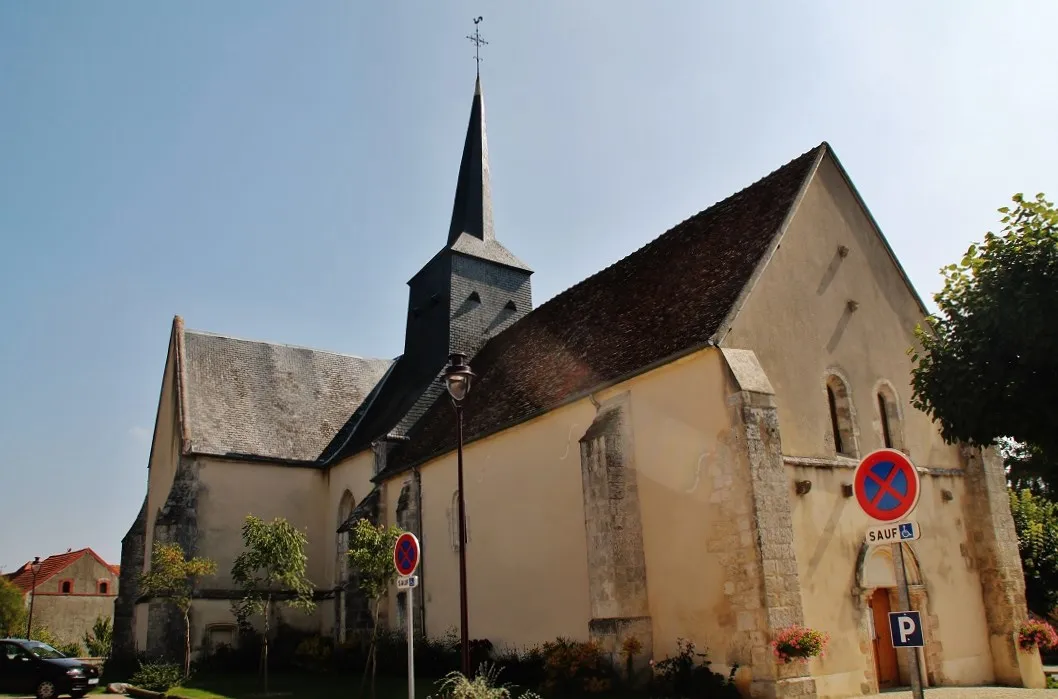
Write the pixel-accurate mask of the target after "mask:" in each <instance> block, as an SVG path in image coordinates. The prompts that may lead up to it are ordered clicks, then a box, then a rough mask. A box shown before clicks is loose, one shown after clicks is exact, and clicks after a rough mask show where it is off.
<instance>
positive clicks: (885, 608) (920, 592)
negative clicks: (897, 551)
mask: <svg viewBox="0 0 1058 699" xmlns="http://www.w3.org/2000/svg"><path fill="white" fill-rule="evenodd" d="M902 546H903V549H904V570H905V571H906V577H907V584H908V589H909V591H910V594H909V596H910V598H911V602H912V605H911V606H912V608H915V609H919V610H920V611H922V609H923V608H924V606H925V600H926V595H925V586H924V585H923V582H922V574H921V570H920V568H919V564H918V558H917V557H916V556H915V552H914V551H913V550H912V549H911V547H910V546H909V545H908V544H902ZM857 581H858V582H859V589H860V599H861V600H862V602H863V607H864V617H865V621H866V625H865V626H866V632H867V641H868V643H867V644H865V645H866V647H867V648H869V651H870V653H871V655H872V660H873V670H874V678H875V680H876V682H877V685H878V690H884V689H891V688H893V687H899V686H905V685H908V684H910V678H909V676H908V674H907V673H908V668H907V663H906V660H904V659H903V658H901V656H900V655H899V654H898V653H897V651H896V649H895V648H894V647H893V641H892V637H891V635H890V632H889V613H890V612H892V611H896V610H899V609H900V606H899V605H900V603H899V592H898V590H897V575H896V568H895V567H894V561H893V548H892V546H871V547H867V546H866V545H864V547H863V549H861V552H860V561H859V566H858V571H857ZM923 616H925V615H923ZM867 648H865V650H867ZM920 660H921V657H920Z"/></svg>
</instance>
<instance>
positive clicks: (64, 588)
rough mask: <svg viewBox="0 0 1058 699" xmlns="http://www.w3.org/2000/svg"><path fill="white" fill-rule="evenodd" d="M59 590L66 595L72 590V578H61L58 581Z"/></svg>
mask: <svg viewBox="0 0 1058 699" xmlns="http://www.w3.org/2000/svg"><path fill="white" fill-rule="evenodd" d="M59 592H61V593H62V594H64V595H68V594H70V593H72V592H73V580H63V581H62V582H61V583H59Z"/></svg>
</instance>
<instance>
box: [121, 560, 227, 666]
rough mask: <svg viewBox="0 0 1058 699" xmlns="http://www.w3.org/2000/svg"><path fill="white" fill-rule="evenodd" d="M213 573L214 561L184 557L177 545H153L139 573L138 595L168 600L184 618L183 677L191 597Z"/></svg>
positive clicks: (188, 651) (187, 655) (188, 662)
mask: <svg viewBox="0 0 1058 699" xmlns="http://www.w3.org/2000/svg"><path fill="white" fill-rule="evenodd" d="M216 572H217V564H216V563H215V562H214V561H211V560H210V559H208V558H197V557H196V558H187V557H186V556H185V554H184V549H182V548H181V547H180V544H177V543H170V544H163V543H159V542H155V543H154V546H153V548H152V550H151V564H150V567H149V568H148V570H147V572H145V573H141V574H140V594H143V595H150V596H152V597H161V598H163V599H167V600H169V602H170V603H172V604H173V605H174V606H175V607H176V608H177V609H179V610H180V614H181V615H183V617H184V676H185V677H187V676H189V675H190V674H191V594H192V592H193V590H194V588H195V583H196V581H197V580H198V578H200V577H202V576H204V575H213V574H214V573H216Z"/></svg>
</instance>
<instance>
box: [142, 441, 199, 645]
mask: <svg viewBox="0 0 1058 699" xmlns="http://www.w3.org/2000/svg"><path fill="white" fill-rule="evenodd" d="M199 468H200V467H199V464H198V462H197V460H195V459H194V458H193V457H188V456H181V457H180V461H179V463H178V464H177V468H176V475H175V476H174V477H173V485H172V487H171V488H170V489H169V495H168V497H167V498H166V500H165V504H164V505H163V506H162V507H161V509H160V510H159V511H158V516H157V517H155V520H154V542H155V543H159V544H168V543H177V544H180V548H182V549H183V551H184V555H185V556H187V557H192V556H195V555H197V552H198V537H199V532H198V512H197V507H198V498H199V495H200V492H201V490H202V488H203V487H204V486H203V485H202V482H201V480H200V478H199ZM144 555H145V556H147V558H148V560H149V559H150V552H149V551H145V552H144ZM149 602H150V604H149V607H148V612H147V648H146V650H147V654H148V655H150V656H153V657H164V658H171V659H182V658H183V657H184V634H185V629H184V619H183V617H182V616H181V614H180V613H179V610H177V609H176V607H174V606H173V605H172V604H170V603H169V602H168V601H166V600H162V599H151V600H149ZM192 616H194V610H192Z"/></svg>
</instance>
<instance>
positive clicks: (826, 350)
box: [722, 156, 962, 468]
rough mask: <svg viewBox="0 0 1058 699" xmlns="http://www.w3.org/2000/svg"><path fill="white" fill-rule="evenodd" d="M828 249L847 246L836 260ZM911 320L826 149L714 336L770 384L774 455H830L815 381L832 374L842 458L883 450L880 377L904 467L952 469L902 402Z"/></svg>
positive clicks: (928, 427) (953, 451)
mask: <svg viewBox="0 0 1058 699" xmlns="http://www.w3.org/2000/svg"><path fill="white" fill-rule="evenodd" d="M839 246H845V247H846V248H847V255H846V256H845V257H842V256H841V253H840V251H839ZM849 301H853V302H855V305H854V308H855V310H853V309H852V308H850V306H849ZM923 316H924V313H923V311H922V310H921V309H920V308H919V306H918V304H917V302H916V301H915V298H914V296H913V294H912V293H911V291H910V290H909V289H908V288H907V286H906V285H905V283H904V281H903V279H902V278H901V276H900V274H899V271H898V269H897V267H896V266H895V264H894V263H893V261H892V258H890V256H889V254H888V252H886V250H885V246H884V244H883V241H882V239H881V238H880V237H879V236H878V234H877V233H876V232H875V230H874V229H873V227H872V225H871V223H870V221H869V219H868V217H867V215H866V213H865V212H864V211H863V209H862V208H861V207H860V206H859V204H858V203H857V202H856V200H855V198H854V196H853V193H852V190H851V189H850V188H849V186H848V184H847V183H846V182H845V180H844V178H843V177H842V175H841V173H840V171H839V170H838V168H837V166H836V165H835V164H834V162H833V160H831V159H830V157H829V156H827V157H825V158H824V159H823V161H822V163H820V166H819V169H818V171H817V172H816V174H815V176H814V178H813V179H812V181H811V182H810V183H809V185H808V188H807V190H806V191H805V195H804V198H803V200H802V201H801V204H800V206H799V207H798V208H797V211H796V213H795V214H794V216H793V219H792V220H791V222H790V225H789V228H788V229H787V231H786V234H785V236H784V237H783V239H782V241H781V244H780V245H779V247H778V249H777V250H776V251H775V254H774V256H773V257H772V258H771V260H770V262H769V263H768V264H767V267H765V269H764V271H763V273H762V274H761V276H760V278H759V279H758V280H757V281H756V283H755V286H754V287H753V289H752V291H751V292H750V294H749V296H748V298H747V299H746V301H745V304H744V306H743V307H742V309H741V311H740V312H739V313H738V315H737V316H736V318H735V320H734V324H733V326H732V329H731V332H730V334H729V335H727V336H726V338H724V340H723V342H722V344H723V345H724V346H728V347H742V348H746V349H751V350H753V351H754V352H755V353H756V355H757V357H758V359H759V360H760V363H761V366H763V367H764V371H765V372H766V373H767V375H768V378H769V379H770V380H771V383H772V385H773V386H774V388H775V395H776V400H777V403H778V410H779V424H780V425H781V427H782V443H783V453H784V454H787V455H793V456H799V457H815V458H833V457H834V456H835V451H834V441H833V438H832V436H831V433H832V430H831V428H830V417H829V412H828V404H827V395H826V383H825V382H826V377H827V375H828V374H830V373H835V372H836V373H838V374H840V375H841V376H842V377H843V378H844V379H845V380H846V382H847V383H848V387H849V392H850V395H851V401H852V418H853V420H854V422H855V426H856V439H855V447H856V449H855V453H854V454H853V458H856V457H857V456H862V455H864V454H867V453H868V452H870V451H872V450H874V449H877V448H880V447H882V446H883V443H882V429H881V418H880V415H879V408H878V400H877V393H878V391H879V389H880V388H881V387H882V386H884V385H886V384H887V385H889V386H890V387H891V388H892V390H893V392H894V393H895V395H896V398H897V401H896V402H897V405H898V410H897V413H898V420H899V422H900V427H901V428H902V432H903V440H902V441H903V442H904V444H903V446H904V447H906V448H907V449H908V450H909V452H910V456H911V459H912V460H913V461H914V463H915V464H916V465H918V466H934V467H944V468H961V467H962V461H961V459H960V456H959V451H958V448H957V447H955V446H952V445H947V444H945V443H944V441H943V439H942V438H941V437H940V434H939V432H938V431H937V429H936V427H935V426H934V425H933V424H932V422H931V421H930V419H929V417H928V416H926V415H925V414H924V413H921V412H919V411H917V410H915V409H914V408H912V406H911V385H910V381H911V374H910V372H911V368H912V364H911V359H910V357H909V356H908V354H907V350H908V348H909V347H911V346H912V345H913V344H914V342H915V338H914V330H915V327H916V325H917V324H918V323H919V322H920V321H921V320H922V318H923Z"/></svg>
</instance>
